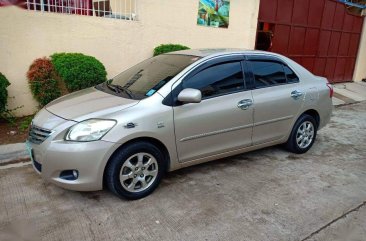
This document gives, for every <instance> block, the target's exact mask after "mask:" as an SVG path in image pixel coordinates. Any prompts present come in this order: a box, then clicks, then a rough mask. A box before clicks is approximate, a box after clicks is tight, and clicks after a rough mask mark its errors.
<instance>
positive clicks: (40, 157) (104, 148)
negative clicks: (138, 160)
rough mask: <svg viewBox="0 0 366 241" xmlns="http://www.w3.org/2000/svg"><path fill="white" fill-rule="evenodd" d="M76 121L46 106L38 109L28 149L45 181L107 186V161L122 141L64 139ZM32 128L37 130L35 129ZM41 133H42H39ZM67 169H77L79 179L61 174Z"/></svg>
mask: <svg viewBox="0 0 366 241" xmlns="http://www.w3.org/2000/svg"><path fill="white" fill-rule="evenodd" d="M75 123H76V122H74V121H70V120H66V119H63V118H61V117H58V116H56V115H54V114H52V113H50V112H48V111H47V110H45V109H42V110H41V111H40V112H38V114H37V115H36V116H35V118H34V119H33V122H32V128H33V129H32V128H31V131H30V135H31V137H30V138H29V141H27V149H28V151H29V154H30V156H31V158H32V162H33V167H34V169H35V170H36V172H37V173H39V174H40V175H41V176H42V178H43V179H44V180H45V181H47V182H51V183H54V184H56V185H58V186H61V187H63V188H66V189H71V190H76V191H95V190H101V189H103V173H104V168H105V165H106V163H107V161H108V160H109V157H110V156H111V155H112V153H113V152H114V151H115V149H117V148H118V145H117V144H115V143H112V142H107V141H102V140H100V141H93V142H70V141H64V136H65V132H66V131H67V130H68V129H69V128H70V127H71V126H73V125H74V124H75ZM32 130H35V131H33V132H32ZM42 130H49V131H48V132H47V131H42ZM46 132H47V133H49V135H48V136H47V137H44V138H43V136H42V135H45V133H46ZM37 133H38V135H39V134H40V136H37ZM32 135H33V136H32ZM34 135H36V136H35V137H36V138H34ZM32 137H33V138H32ZM38 137H42V138H41V139H39V138H38ZM65 170H67V171H69V170H77V171H78V177H77V179H76V180H66V179H65V178H61V177H60V174H61V172H62V171H65Z"/></svg>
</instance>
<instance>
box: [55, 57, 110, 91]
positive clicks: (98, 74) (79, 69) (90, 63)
mask: <svg viewBox="0 0 366 241" xmlns="http://www.w3.org/2000/svg"><path fill="white" fill-rule="evenodd" d="M51 60H52V63H53V65H54V67H55V69H56V72H57V74H58V75H59V76H60V77H61V79H62V80H64V81H65V85H66V88H67V90H68V91H69V92H73V91H77V90H81V89H85V88H88V87H91V86H94V85H97V84H100V83H102V82H104V81H106V80H107V72H106V70H105V68H104V65H103V64H102V63H101V62H100V61H99V60H97V59H96V58H94V57H92V56H87V55H84V54H80V53H56V54H53V55H51Z"/></svg>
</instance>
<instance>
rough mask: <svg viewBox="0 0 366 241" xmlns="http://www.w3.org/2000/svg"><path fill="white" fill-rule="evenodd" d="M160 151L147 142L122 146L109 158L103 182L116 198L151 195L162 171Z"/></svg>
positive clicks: (163, 168)
mask: <svg viewBox="0 0 366 241" xmlns="http://www.w3.org/2000/svg"><path fill="white" fill-rule="evenodd" d="M165 167H166V161H165V158H164V155H163V153H162V152H161V151H160V150H159V148H157V147H156V146H155V145H153V144H151V143H149V142H143V141H140V142H135V143H131V144H128V145H126V146H123V147H122V148H120V149H119V150H117V151H116V152H115V153H114V154H113V156H112V157H111V159H110V161H109V163H108V165H107V167H106V171H105V183H106V185H107V187H108V188H109V190H111V191H112V192H113V193H114V194H116V195H117V196H119V197H123V198H126V199H130V200H135V199H140V198H143V197H146V196H148V195H149V194H151V193H152V192H153V191H154V190H155V189H156V188H157V186H158V185H159V183H160V181H161V179H162V177H163V175H164V173H165Z"/></svg>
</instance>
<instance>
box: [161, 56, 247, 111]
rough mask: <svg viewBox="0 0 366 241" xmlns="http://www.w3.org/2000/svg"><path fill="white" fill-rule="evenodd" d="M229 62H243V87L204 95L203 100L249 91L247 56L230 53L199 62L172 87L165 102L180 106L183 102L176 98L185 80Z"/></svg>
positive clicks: (168, 104) (165, 103)
mask: <svg viewBox="0 0 366 241" xmlns="http://www.w3.org/2000/svg"><path fill="white" fill-rule="evenodd" d="M228 62H239V63H240V64H241V70H242V76H243V89H241V90H238V91H233V92H228V93H223V94H218V95H214V96H209V97H204V98H202V100H207V99H211V98H216V97H220V96H224V95H228V94H233V93H239V92H243V91H248V90H249V89H247V88H246V83H245V79H246V78H247V77H248V76H247V75H246V74H245V68H244V65H243V64H245V56H244V55H242V54H240V55H232V56H230V55H229V56H222V57H218V58H214V59H208V60H207V61H205V62H203V63H201V64H199V65H198V66H195V67H194V69H193V70H192V71H190V72H189V73H188V74H187V75H185V76H184V77H182V78H181V79H180V83H179V84H178V85H177V86H176V87H174V88H173V89H172V91H171V92H170V93H169V94H168V95H167V96H166V97H165V98H164V100H163V104H164V105H167V106H179V105H181V103H178V102H177V101H176V99H177V96H178V94H179V93H180V91H182V90H183V86H182V84H183V82H184V81H185V80H188V79H189V78H191V77H193V76H195V75H196V74H198V73H199V72H201V71H203V70H205V69H207V68H209V67H212V66H215V65H219V64H224V63H228ZM178 81H179V80H177V81H176V82H178ZM176 82H175V83H176ZM175 83H173V86H174V85H175Z"/></svg>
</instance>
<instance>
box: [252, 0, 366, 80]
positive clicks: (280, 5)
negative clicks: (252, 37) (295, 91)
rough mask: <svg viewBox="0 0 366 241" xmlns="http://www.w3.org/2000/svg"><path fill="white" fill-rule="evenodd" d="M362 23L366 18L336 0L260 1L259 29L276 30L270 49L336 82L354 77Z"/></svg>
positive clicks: (273, 31)
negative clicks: (351, 13)
mask: <svg viewBox="0 0 366 241" xmlns="http://www.w3.org/2000/svg"><path fill="white" fill-rule="evenodd" d="M362 25H363V17H358V16H354V15H350V14H348V13H347V11H346V7H345V5H344V4H341V3H339V2H337V1H334V0H261V2H260V10H259V17H258V31H262V30H265V31H271V32H272V33H273V34H272V47H271V50H270V51H272V52H276V53H280V54H283V55H285V56H288V57H290V58H291V59H293V60H295V61H296V62H298V63H300V64H301V65H303V66H304V67H306V68H307V69H308V70H310V71H311V72H313V73H314V74H315V75H319V76H325V77H327V78H328V80H330V81H331V82H333V83H335V82H345V81H351V80H352V77H353V71H354V68H355V62H356V57H357V52H358V47H359V43H360V37H361V31H362ZM263 28H264V29H263Z"/></svg>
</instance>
